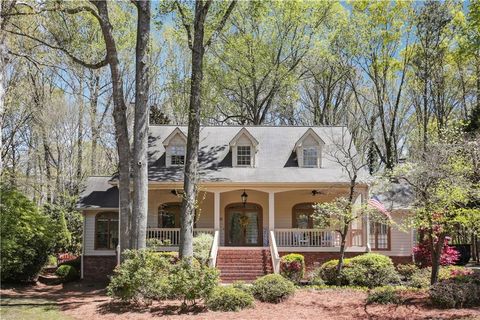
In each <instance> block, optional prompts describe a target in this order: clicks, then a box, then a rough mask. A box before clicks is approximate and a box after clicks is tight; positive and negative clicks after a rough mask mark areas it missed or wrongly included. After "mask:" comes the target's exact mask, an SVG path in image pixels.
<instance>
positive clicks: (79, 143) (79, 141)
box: [75, 74, 84, 193]
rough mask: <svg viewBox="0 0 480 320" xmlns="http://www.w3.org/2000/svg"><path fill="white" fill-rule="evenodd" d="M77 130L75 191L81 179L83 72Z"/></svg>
mask: <svg viewBox="0 0 480 320" xmlns="http://www.w3.org/2000/svg"><path fill="white" fill-rule="evenodd" d="M78 103H79V104H78V131H77V172H76V180H77V181H76V182H75V183H76V185H75V193H78V192H79V189H80V183H81V180H82V162H83V111H84V105H83V74H82V76H81V77H80V88H79V93H78Z"/></svg>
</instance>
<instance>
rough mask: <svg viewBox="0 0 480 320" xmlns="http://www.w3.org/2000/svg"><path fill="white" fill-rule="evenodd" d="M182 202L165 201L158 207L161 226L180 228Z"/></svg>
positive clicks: (159, 225)
mask: <svg viewBox="0 0 480 320" xmlns="http://www.w3.org/2000/svg"><path fill="white" fill-rule="evenodd" d="M181 208H182V204H181V203H180V202H175V203H164V204H162V205H160V207H158V227H159V228H180V211H181Z"/></svg>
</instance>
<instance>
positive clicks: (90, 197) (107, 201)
mask: <svg viewBox="0 0 480 320" xmlns="http://www.w3.org/2000/svg"><path fill="white" fill-rule="evenodd" d="M110 179H111V177H88V178H87V181H86V188H85V189H84V190H83V191H82V193H81V194H80V200H79V201H78V204H77V207H78V208H92V209H93V208H118V188H117V187H116V186H112V185H111V184H110V183H109V181H110Z"/></svg>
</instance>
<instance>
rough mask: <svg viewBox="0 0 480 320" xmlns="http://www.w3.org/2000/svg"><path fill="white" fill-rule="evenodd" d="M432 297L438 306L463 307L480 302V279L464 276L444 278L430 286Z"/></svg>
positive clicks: (476, 304)
mask: <svg viewBox="0 0 480 320" xmlns="http://www.w3.org/2000/svg"><path fill="white" fill-rule="evenodd" d="M430 299H431V300H432V303H433V304H434V305H435V306H437V307H442V308H463V307H470V306H478V305H479V304H480V279H478V278H476V277H473V276H462V277H456V278H452V279H447V280H442V281H439V282H437V283H435V284H434V285H433V286H432V287H431V288H430Z"/></svg>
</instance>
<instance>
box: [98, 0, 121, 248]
mask: <svg viewBox="0 0 480 320" xmlns="http://www.w3.org/2000/svg"><path fill="white" fill-rule="evenodd" d="M91 2H92V4H93V5H95V6H96V7H97V9H98V14H99V17H100V20H101V22H100V28H101V30H102V34H103V38H104V40H105V46H106V49H107V60H108V64H109V66H110V73H111V77H112V91H113V119H114V122H115V137H116V142H117V152H118V162H119V164H118V174H119V177H118V190H119V198H120V200H119V202H120V203H119V211H120V251H121V252H122V251H123V250H125V249H128V248H131V241H130V240H131V239H130V228H131V208H130V158H131V155H130V141H129V139H128V125H127V106H126V104H125V100H124V94H123V80H122V76H121V71H120V63H119V59H118V54H117V47H116V43H115V39H114V38H113V30H112V25H111V23H110V18H109V16H108V7H107V5H108V3H107V2H106V1H102V0H98V1H91Z"/></svg>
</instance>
